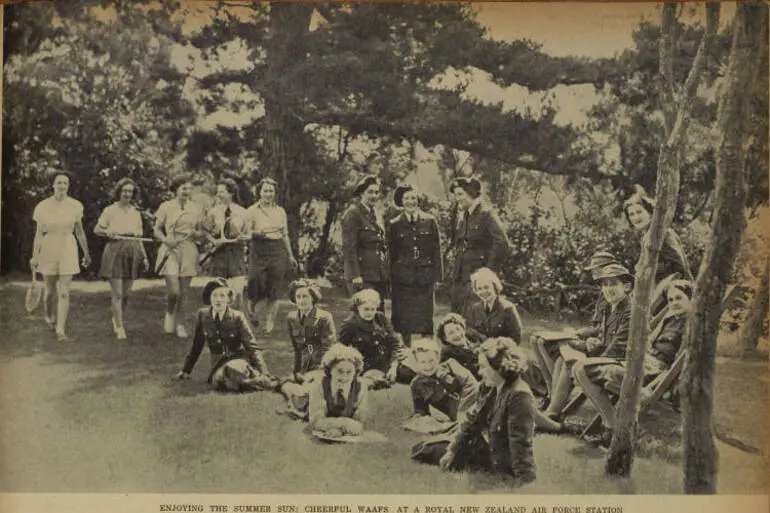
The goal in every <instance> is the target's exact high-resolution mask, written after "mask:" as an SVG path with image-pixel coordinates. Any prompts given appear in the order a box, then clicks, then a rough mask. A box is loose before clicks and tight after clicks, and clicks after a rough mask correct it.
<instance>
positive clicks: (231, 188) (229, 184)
mask: <svg viewBox="0 0 770 513" xmlns="http://www.w3.org/2000/svg"><path fill="white" fill-rule="evenodd" d="M220 185H221V186H223V187H224V188H225V189H227V192H229V193H230V195H231V196H232V197H233V201H234V202H236V203H240V195H239V194H238V184H236V183H235V180H233V179H232V178H220V179H219V181H218V182H217V187H219V186H220Z"/></svg>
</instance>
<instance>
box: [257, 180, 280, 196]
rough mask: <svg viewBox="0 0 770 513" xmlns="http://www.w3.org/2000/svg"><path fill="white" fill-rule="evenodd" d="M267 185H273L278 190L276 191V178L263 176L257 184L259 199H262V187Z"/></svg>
mask: <svg viewBox="0 0 770 513" xmlns="http://www.w3.org/2000/svg"><path fill="white" fill-rule="evenodd" d="M265 185H272V186H273V188H274V189H275V190H276V192H278V182H276V181H275V180H274V179H272V178H270V177H267V178H263V179H262V180H260V181H259V183H258V184H257V197H258V198H259V199H262V187H264V186H265Z"/></svg>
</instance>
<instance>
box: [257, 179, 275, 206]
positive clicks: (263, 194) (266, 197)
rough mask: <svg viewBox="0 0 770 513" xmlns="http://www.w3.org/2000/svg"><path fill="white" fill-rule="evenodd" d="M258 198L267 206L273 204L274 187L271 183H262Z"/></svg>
mask: <svg viewBox="0 0 770 513" xmlns="http://www.w3.org/2000/svg"><path fill="white" fill-rule="evenodd" d="M259 197H260V199H261V200H262V201H264V202H265V203H267V204H271V203H274V202H275V185H273V184H271V183H263V184H262V188H261V189H260V190H259Z"/></svg>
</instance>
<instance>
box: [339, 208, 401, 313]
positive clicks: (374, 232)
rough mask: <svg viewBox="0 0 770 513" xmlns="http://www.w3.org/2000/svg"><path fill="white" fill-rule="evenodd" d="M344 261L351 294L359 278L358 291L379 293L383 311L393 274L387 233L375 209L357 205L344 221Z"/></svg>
mask: <svg viewBox="0 0 770 513" xmlns="http://www.w3.org/2000/svg"><path fill="white" fill-rule="evenodd" d="M342 258H343V266H344V274H345V280H346V281H347V282H348V284H349V287H350V289H351V290H350V292H351V293H353V292H355V291H356V287H355V286H353V285H352V284H351V282H352V280H353V279H355V278H358V277H360V278H361V279H362V280H363V282H364V283H363V286H362V287H359V288H373V289H374V290H376V291H377V292H379V293H380V298H381V299H382V300H383V303H381V305H380V309H381V310H382V309H383V305H384V300H385V295H386V293H387V283H388V278H389V274H390V273H389V266H388V254H387V241H386V238H385V230H384V229H383V227H382V221H381V219H379V217H378V216H377V213H376V212H375V211H374V209H368V208H366V207H365V206H364V205H363V204H362V203H361V202H360V201H354V202H353V204H352V205H350V207H348V209H347V210H346V211H345V215H344V216H343V217H342Z"/></svg>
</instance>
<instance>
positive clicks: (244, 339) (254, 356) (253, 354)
mask: <svg viewBox="0 0 770 513" xmlns="http://www.w3.org/2000/svg"><path fill="white" fill-rule="evenodd" d="M236 322H237V323H238V333H239V336H240V339H241V344H243V348H244V350H245V352H246V354H247V355H248V357H249V361H250V363H251V364H252V365H253V366H254V368H255V369H257V370H258V371H259V372H261V373H262V374H267V375H269V374H270V370H269V369H268V368H267V362H266V361H265V357H264V356H263V355H262V349H261V348H260V347H259V344H257V337H255V336H254V332H253V331H252V330H251V326H250V325H249V322H248V321H247V320H246V316H245V315H244V314H243V312H237V314H236Z"/></svg>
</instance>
